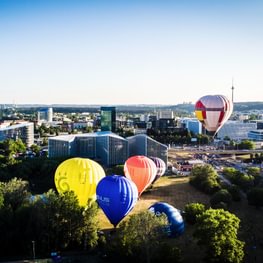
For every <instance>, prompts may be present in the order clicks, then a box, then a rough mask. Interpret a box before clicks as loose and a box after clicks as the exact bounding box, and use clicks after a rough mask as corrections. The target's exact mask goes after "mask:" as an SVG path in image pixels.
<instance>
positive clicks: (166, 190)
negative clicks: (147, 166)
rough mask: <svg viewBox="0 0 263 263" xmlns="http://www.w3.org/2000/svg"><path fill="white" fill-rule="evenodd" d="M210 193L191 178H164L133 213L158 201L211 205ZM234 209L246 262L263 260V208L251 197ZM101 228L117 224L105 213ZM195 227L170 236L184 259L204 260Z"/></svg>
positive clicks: (142, 199) (180, 206)
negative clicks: (248, 200)
mask: <svg viewBox="0 0 263 263" xmlns="http://www.w3.org/2000/svg"><path fill="white" fill-rule="evenodd" d="M209 200H210V196H209V195H206V194H204V193H202V192H200V191H198V190H196V189H195V188H194V187H192V186H191V185H190V184H189V178H188V177H182V178H176V177H173V176H164V177H161V178H160V179H159V180H158V181H157V182H156V183H155V184H154V186H153V187H152V188H150V189H148V190H147V191H146V192H144V193H143V194H142V196H141V197H140V200H138V202H137V204H136V205H135V207H134V209H133V210H132V211H131V212H130V214H129V215H128V216H127V217H126V218H125V219H124V220H127V219H128V218H129V216H130V215H132V214H134V213H138V212H140V211H143V210H146V209H148V208H149V207H150V206H151V205H152V204H154V203H155V202H158V201H162V202H167V203H169V204H171V205H173V206H174V207H176V208H178V209H180V210H183V209H184V207H185V205H186V204H188V203H192V202H200V203H203V204H205V205H207V207H209ZM230 212H232V213H234V214H236V215H237V216H238V217H239V218H240V219H241V224H240V230H239V238H240V239H241V240H243V241H245V242H246V246H245V254H246V256H245V261H244V262H253V263H254V262H263V210H262V209H256V208H254V207H252V206H249V205H248V204H247V200H245V199H244V200H242V201H241V202H234V203H233V204H232V205H231V207H230ZM99 221H100V228H101V229H102V230H106V231H107V230H109V229H112V228H113V226H112V225H111V224H110V222H109V220H108V219H107V218H106V216H105V215H104V213H103V212H102V211H100V214H99ZM193 230H194V227H193V226H189V225H187V226H186V229H185V233H184V234H183V235H182V236H180V237H178V238H176V239H170V242H173V243H174V244H175V245H176V246H178V247H180V249H181V250H182V254H183V255H184V262H192V261H193V258H195V261H196V262H201V259H202V256H203V252H202V251H201V250H200V247H198V246H197V245H196V241H195V240H194V238H193V235H192V234H193Z"/></svg>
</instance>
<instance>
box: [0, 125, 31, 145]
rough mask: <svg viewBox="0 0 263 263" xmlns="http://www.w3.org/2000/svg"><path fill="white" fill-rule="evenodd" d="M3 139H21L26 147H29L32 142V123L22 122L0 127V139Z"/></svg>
mask: <svg viewBox="0 0 263 263" xmlns="http://www.w3.org/2000/svg"><path fill="white" fill-rule="evenodd" d="M5 139H13V140H17V139H21V140H22V142H23V143H24V144H25V145H26V146H27V147H30V146H31V145H32V144H34V124H33V123H32V122H24V123H19V124H12V125H9V126H7V125H6V126H5V127H3V128H0V141H3V140H5Z"/></svg>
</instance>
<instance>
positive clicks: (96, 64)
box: [0, 0, 263, 104]
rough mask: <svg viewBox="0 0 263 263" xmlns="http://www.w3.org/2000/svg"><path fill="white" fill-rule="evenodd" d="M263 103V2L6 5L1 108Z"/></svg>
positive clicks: (0, 42)
mask: <svg viewBox="0 0 263 263" xmlns="http://www.w3.org/2000/svg"><path fill="white" fill-rule="evenodd" d="M232 77H233V78H234V86H235V101H236V102H239V101H263V91H262V90H263V1H255V0H251V1H248V0H247V1H242V0H210V1H208V0H207V1H202V0H201V1H198V0H189V1H188V0H173V1H172V0H170V1H168V0H159V1H154V0H151V1H144V0H140V1H139V0H138V1H137V0H131V1H128V0H126V1H125V0H123V1H111V0H105V1H100V0H93V1H88V0H86V1H80V0H72V1H67V0H61V1H59V0H31V1H25V0H16V1H15V0H0V90H1V95H0V103H13V102H14V103H17V104H22V103H44V104H55V103H69V104H137V103H144V104H177V103H182V102H193V103H194V102H195V101H196V100H197V99H198V98H199V97H201V96H203V95H206V94H223V95H226V96H228V97H231V86H232Z"/></svg>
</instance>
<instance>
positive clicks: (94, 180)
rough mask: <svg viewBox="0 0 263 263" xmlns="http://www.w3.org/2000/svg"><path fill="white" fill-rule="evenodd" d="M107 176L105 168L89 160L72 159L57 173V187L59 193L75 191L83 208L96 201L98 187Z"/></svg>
mask: <svg viewBox="0 0 263 263" xmlns="http://www.w3.org/2000/svg"><path fill="white" fill-rule="evenodd" d="M104 176H105V172H104V170H103V168H102V167H101V166H100V165H99V164H98V163H97V162H95V161H92V160H90V159H87V158H71V159H68V160H66V161H64V162H62V163H61V164H60V165H59V166H58V168H57V170H56V172H55V185H56V188H57V191H58V192H59V193H64V192H66V191H73V192H74V193H75V195H76V196H77V198H78V200H79V204H80V205H81V206H87V205H88V201H90V200H93V201H94V200H95V199H96V187H97V184H98V182H99V181H100V180H101V179H102V178H103V177H104Z"/></svg>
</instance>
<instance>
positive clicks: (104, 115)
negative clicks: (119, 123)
mask: <svg viewBox="0 0 263 263" xmlns="http://www.w3.org/2000/svg"><path fill="white" fill-rule="evenodd" d="M100 112H101V131H111V132H115V131H116V108H115V107H101V109H100Z"/></svg>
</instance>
